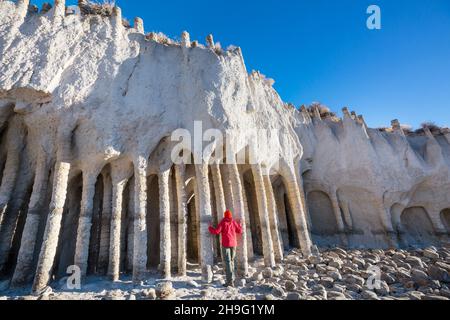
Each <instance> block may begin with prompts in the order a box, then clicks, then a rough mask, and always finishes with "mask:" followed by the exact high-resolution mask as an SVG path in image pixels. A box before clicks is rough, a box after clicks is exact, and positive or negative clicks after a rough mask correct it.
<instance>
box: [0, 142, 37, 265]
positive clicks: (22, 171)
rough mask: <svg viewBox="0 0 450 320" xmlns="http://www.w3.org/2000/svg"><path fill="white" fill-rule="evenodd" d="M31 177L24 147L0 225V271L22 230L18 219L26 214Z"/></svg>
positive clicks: (32, 175)
mask: <svg viewBox="0 0 450 320" xmlns="http://www.w3.org/2000/svg"><path fill="white" fill-rule="evenodd" d="M33 177H34V174H33V171H32V169H31V163H30V162H29V156H28V150H27V149H24V150H23V152H22V155H21V156H20V162H19V168H18V174H17V179H16V181H15V183H14V188H13V191H12V192H11V197H10V199H9V200H8V202H7V205H6V211H5V214H4V215H3V219H2V222H1V226H0V271H5V267H6V266H7V265H8V263H7V262H8V261H9V258H10V257H11V250H12V248H13V243H14V237H15V236H16V237H19V236H20V233H21V231H22V228H21V225H19V222H20V221H19V220H22V219H21V218H22V217H23V216H24V215H25V214H26V210H25V208H26V204H28V202H29V200H28V196H29V193H30V192H29V189H30V188H31V185H32V183H33Z"/></svg>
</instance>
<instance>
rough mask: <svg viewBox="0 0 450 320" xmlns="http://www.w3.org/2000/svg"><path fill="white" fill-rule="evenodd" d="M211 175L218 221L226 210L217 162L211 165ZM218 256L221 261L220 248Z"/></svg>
mask: <svg viewBox="0 0 450 320" xmlns="http://www.w3.org/2000/svg"><path fill="white" fill-rule="evenodd" d="M211 175H212V180H213V186H214V195H215V199H216V211H217V220H218V221H220V220H221V219H222V216H223V214H224V213H225V211H226V210H227V207H226V203H225V193H224V188H223V185H222V174H221V173H220V165H219V164H217V163H213V164H212V165H211ZM221 240H222V239H221V236H219V245H220V246H221V245H222V243H221ZM220 257H221V259H222V261H223V254H222V250H220Z"/></svg>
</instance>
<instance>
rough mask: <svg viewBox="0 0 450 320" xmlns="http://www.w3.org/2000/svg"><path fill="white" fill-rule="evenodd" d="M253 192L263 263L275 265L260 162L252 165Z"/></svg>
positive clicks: (269, 265)
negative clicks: (256, 205)
mask: <svg viewBox="0 0 450 320" xmlns="http://www.w3.org/2000/svg"><path fill="white" fill-rule="evenodd" d="M252 173H253V179H254V183H255V193H256V198H257V202H258V216H259V221H260V225H261V235H262V248H263V255H264V263H265V265H266V266H267V267H275V254H274V251H273V242H272V237H271V234H270V224H269V210H268V208H267V195H266V190H265V188H264V177H263V172H262V168H261V165H260V164H255V165H252Z"/></svg>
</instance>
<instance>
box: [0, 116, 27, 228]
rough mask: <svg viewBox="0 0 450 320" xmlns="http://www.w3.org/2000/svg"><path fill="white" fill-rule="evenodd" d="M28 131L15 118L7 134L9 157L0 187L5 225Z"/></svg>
mask: <svg viewBox="0 0 450 320" xmlns="http://www.w3.org/2000/svg"><path fill="white" fill-rule="evenodd" d="M25 135H26V129H25V126H24V124H23V121H22V118H21V117H17V116H15V117H13V119H12V120H10V123H9V127H8V132H7V134H6V141H7V142H6V144H7V156H6V163H5V169H4V170H3V178H2V184H1V186H0V221H1V222H2V223H3V221H4V219H3V215H4V214H5V212H6V209H7V208H8V203H9V201H10V200H11V194H12V192H13V190H14V186H15V185H16V180H17V176H18V174H19V166H20V154H21V152H22V150H23V148H24V147H23V146H24V138H25Z"/></svg>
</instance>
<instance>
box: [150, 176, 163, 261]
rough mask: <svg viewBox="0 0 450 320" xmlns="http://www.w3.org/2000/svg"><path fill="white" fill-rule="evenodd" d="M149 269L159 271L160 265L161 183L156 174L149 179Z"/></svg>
mask: <svg viewBox="0 0 450 320" xmlns="http://www.w3.org/2000/svg"><path fill="white" fill-rule="evenodd" d="M147 236H148V248H147V267H148V268H149V269H157V268H158V266H159V263H160V239H161V230H160V212H159V181H158V176H157V175H156V174H154V175H151V176H149V177H148V178H147Z"/></svg>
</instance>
